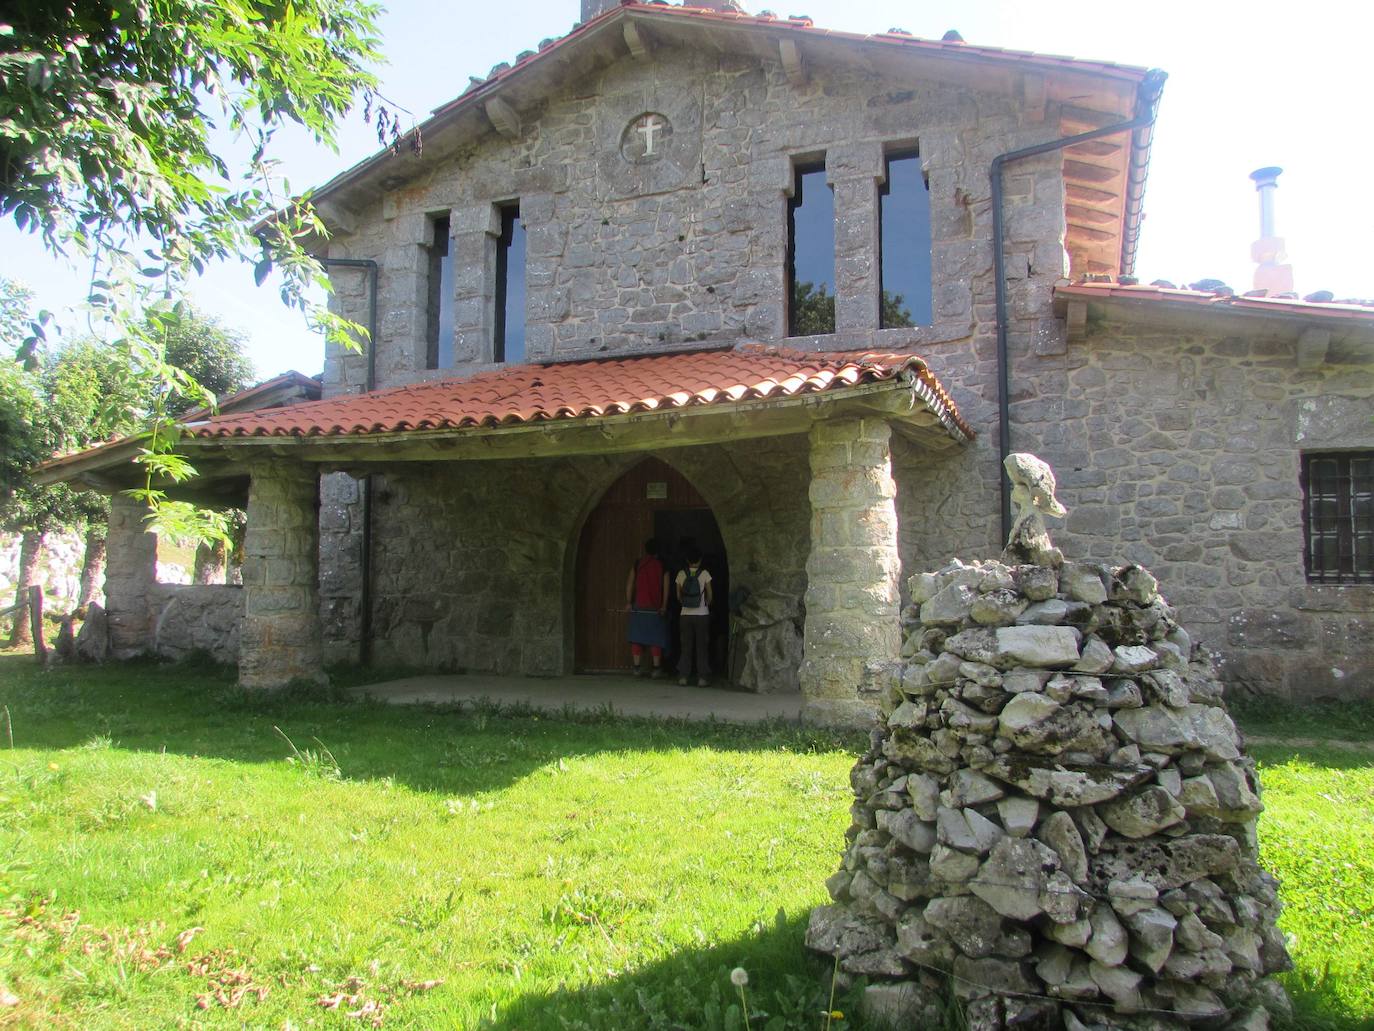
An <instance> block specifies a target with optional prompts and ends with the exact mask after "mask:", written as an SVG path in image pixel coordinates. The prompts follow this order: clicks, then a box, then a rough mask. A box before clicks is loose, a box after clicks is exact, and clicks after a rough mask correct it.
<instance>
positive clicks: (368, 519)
mask: <svg viewBox="0 0 1374 1031" xmlns="http://www.w3.org/2000/svg"><path fill="white" fill-rule="evenodd" d="M319 260H320V264H321V265H323V266H324V267H325V268H355V269H363V270H364V271H366V272H367V274H368V284H367V287H368V288H367V390H368V392H369V393H370V392H371V391H373V390H375V389H376V387H377V280H378V277H379V275H380V269H379V267H378V265H377V263H376V262H375V261H373V260H372V259H371V258H321V259H319ZM362 506H363V512H362V515H363V528H362V529H363V533H362V541H361V542H360V544H359V548H358V551H359V555H358V561H359V565H360V566H361V567H362V569H361V577H362V586H361V590H360V591H359V598H358V609H359V612H358V624H359V625H358V665H360V666H366V665H367V664H368V663H369V662H371V661H372V474H371V473H368V474H367V475H366V476H364V477H363V496H362Z"/></svg>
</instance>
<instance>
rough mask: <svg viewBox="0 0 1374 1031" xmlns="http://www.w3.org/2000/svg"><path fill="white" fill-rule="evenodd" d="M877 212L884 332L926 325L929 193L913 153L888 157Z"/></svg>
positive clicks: (928, 311) (928, 313)
mask: <svg viewBox="0 0 1374 1031" xmlns="http://www.w3.org/2000/svg"><path fill="white" fill-rule="evenodd" d="M881 208H882V211H881V215H882V241H883V243H882V258H881V269H882V284H883V306H882V327H883V328H884V329H892V328H895V327H899V326H929V325H930V324H931V321H932V315H931V287H930V190H929V188H928V187H927V186H926V177H925V172H924V171H922V169H921V159H920V158H919V157H917V156H916V155H915V154H903V155H899V156H898V155H894V156H893V157H890V158H888V160H887V182H886V184H884V186H883V190H882V199H881Z"/></svg>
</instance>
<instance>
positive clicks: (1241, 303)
mask: <svg viewBox="0 0 1374 1031" xmlns="http://www.w3.org/2000/svg"><path fill="white" fill-rule="evenodd" d="M1054 293H1055V296H1056V297H1071V298H1078V299H1084V298H1086V299H1089V300H1097V299H1099V298H1113V299H1117V300H1132V301H1151V302H1155V303H1159V304H1168V303H1173V304H1186V305H1195V306H1198V307H1203V308H1207V309H1209V310H1212V311H1246V312H1264V313H1270V314H1277V315H1307V316H1315V317H1318V318H1337V319H1357V320H1361V321H1365V322H1374V307H1370V306H1369V305H1367V304H1355V303H1348V302H1339V301H1337V302H1331V301H1299V300H1296V299H1294V298H1279V297H1238V296H1236V295H1235V294H1233V293H1222V292H1216V291H1210V290H1184V289H1176V288H1173V287H1164V286H1144V285H1131V286H1127V285H1125V284H1122V283H1110V282H1108V283H1073V284H1071V285H1068V286H1058V287H1055V290H1054Z"/></svg>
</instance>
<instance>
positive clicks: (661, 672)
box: [649, 669, 665, 680]
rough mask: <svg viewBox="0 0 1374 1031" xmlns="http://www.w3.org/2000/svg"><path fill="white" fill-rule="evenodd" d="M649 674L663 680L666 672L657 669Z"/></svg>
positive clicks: (655, 678)
mask: <svg viewBox="0 0 1374 1031" xmlns="http://www.w3.org/2000/svg"><path fill="white" fill-rule="evenodd" d="M649 676H650V677H652V678H653V679H654V680H662V679H663V677H664V676H665V674H664V672H663V670H661V669H656V670H654V671H653V672H652V673H650V674H649Z"/></svg>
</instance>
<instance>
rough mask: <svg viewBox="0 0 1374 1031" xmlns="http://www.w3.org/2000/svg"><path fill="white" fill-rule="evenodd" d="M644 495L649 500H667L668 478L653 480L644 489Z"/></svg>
mask: <svg viewBox="0 0 1374 1031" xmlns="http://www.w3.org/2000/svg"><path fill="white" fill-rule="evenodd" d="M644 497H645V499H646V500H648V501H667V500H668V483H667V481H666V480H657V481H654V480H651V481H650V482H649V483H648V484H647V486H646V487H645V489H644Z"/></svg>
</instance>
